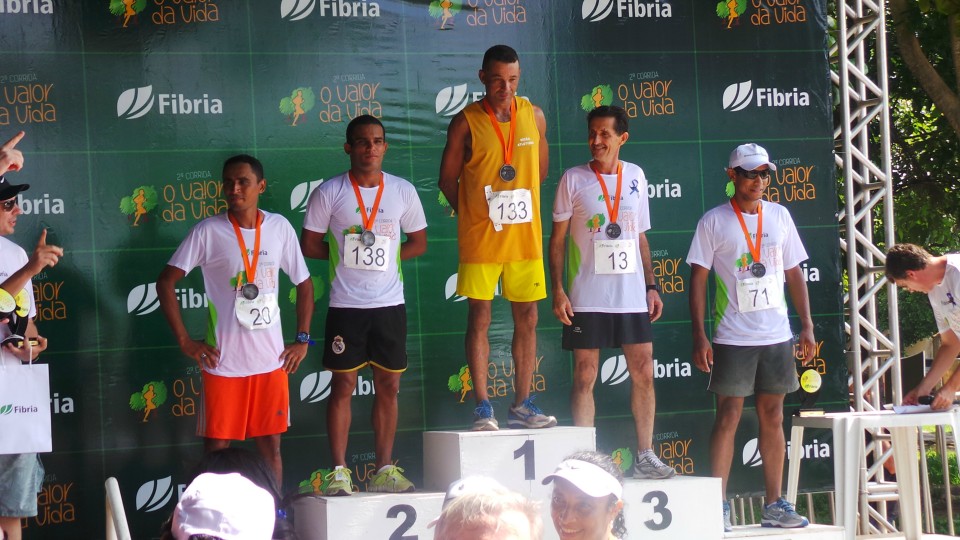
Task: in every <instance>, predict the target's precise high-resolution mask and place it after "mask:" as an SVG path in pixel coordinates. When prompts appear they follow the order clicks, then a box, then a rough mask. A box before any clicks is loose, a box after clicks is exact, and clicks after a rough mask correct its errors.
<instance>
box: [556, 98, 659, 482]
mask: <svg viewBox="0 0 960 540" xmlns="http://www.w3.org/2000/svg"><path fill="white" fill-rule="evenodd" d="M627 128H628V119H627V113H626V112H625V111H624V110H623V109H622V108H620V107H616V106H612V107H611V106H602V107H597V108H596V109H593V110H592V111H590V113H589V114H588V115H587V133H588V141H589V144H590V153H591V154H592V155H593V160H592V161H590V162H589V163H587V164H586V165H579V166H577V167H574V168H572V169H569V170H567V171H566V172H564V173H563V177H561V178H560V183H559V185H558V186H557V197H556V200H555V201H554V205H553V233H552V234H551V235H550V281H551V286H552V289H553V314H554V315H556V317H557V319H559V320H560V322H562V323H563V325H564V326H563V348H564V349H566V350H572V351H573V362H574V369H573V389H572V391H571V395H570V404H571V407H572V409H573V423H574V424H575V425H578V426H593V420H594V413H595V410H596V409H595V405H594V401H593V386H594V383H595V382H596V380H597V370H598V367H599V362H600V349H601V348H612V347H621V348H623V354H624V356H625V357H626V359H627V369H628V370H629V372H630V380H631V389H630V405H631V406H630V408H631V410H632V411H633V414H634V423H635V426H636V431H637V448H638V452H637V460H636V462H635V465H634V469H633V475H634V477H636V478H649V479H660V478H670V477H672V476H674V475H675V474H676V471H674V470H673V468H671V467H669V466H668V465H665V464H663V463H662V462H661V461H660V459H659V458H658V457H657V455H656V454H655V453H654V451H653V419H654V414H655V412H656V397H655V395H654V389H653V329H652V326H651V323H652V322H653V321H655V320H657V319H658V318H659V317H660V315H661V314H662V312H663V302H662V301H661V300H660V290H659V287H658V286H657V284H656V283H657V281H656V277H655V276H654V275H653V265H652V261H651V259H650V245H649V244H648V243H647V234H646V231H647V230H649V229H650V207H649V204H648V201H647V179H646V177H645V176H644V174H643V170H642V169H640V167H638V166H636V165H634V164H633V163H628V162H625V161H620V147H621V146H623V144H624V143H626V142H627V139H628V138H629V133H627ZM568 233H569V241H568V240H567V238H568ZM564 255H566V257H564ZM564 268H566V269H567V283H568V289H569V291H570V295H569V297H568V296H567V293H566V292H565V291H564V287H563V270H564Z"/></svg>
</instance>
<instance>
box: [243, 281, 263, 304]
mask: <svg viewBox="0 0 960 540" xmlns="http://www.w3.org/2000/svg"><path fill="white" fill-rule="evenodd" d="M240 294H242V295H243V297H244V298H246V299H247V300H253V299H254V298H256V297H258V296H260V288H259V287H257V286H256V285H254V284H253V283H247V284H245V285H244V286H243V287H240Z"/></svg>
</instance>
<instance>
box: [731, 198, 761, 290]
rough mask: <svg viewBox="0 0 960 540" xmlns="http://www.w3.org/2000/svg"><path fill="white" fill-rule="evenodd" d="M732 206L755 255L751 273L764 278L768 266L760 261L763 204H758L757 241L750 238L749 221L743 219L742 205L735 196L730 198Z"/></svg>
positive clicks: (748, 247) (748, 244)
mask: <svg viewBox="0 0 960 540" xmlns="http://www.w3.org/2000/svg"><path fill="white" fill-rule="evenodd" d="M730 206H732V207H733V211H734V213H736V214H737V220H739V221H740V230H741V231H743V239H744V240H746V242H747V249H749V250H750V255H752V256H753V264H751V265H750V266H749V270H750V274H751V275H753V277H757V278H762V277H763V276H765V275H767V267H766V266H764V264H763V263H762V262H760V243H761V242H763V204H759V205H757V243H756V244H754V243H753V241H752V240H750V230H749V229H747V222H746V221H744V220H743V212H741V211H740V205H739V204H737V200H736V199H735V198H731V199H730Z"/></svg>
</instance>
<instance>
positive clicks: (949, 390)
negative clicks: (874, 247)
mask: <svg viewBox="0 0 960 540" xmlns="http://www.w3.org/2000/svg"><path fill="white" fill-rule="evenodd" d="M884 270H885V271H886V274H887V279H890V280H892V281H893V282H894V283H896V284H897V286H898V287H903V288H905V289H907V290H909V291H912V292H921V293H927V298H928V299H929V300H930V307H931V308H933V318H934V319H936V321H937V330H938V331H939V332H940V348H939V349H937V354H936V355H935V356H934V357H933V365H932V366H931V367H930V371H929V372H927V374H926V375H925V376H924V377H923V380H921V381H920V384H918V385H917V386H916V388H914V389H913V390H911V391H910V392H908V393H907V395H905V396H903V403H904V405H915V404H916V403H917V399H918V398H919V397H920V396H929V395H932V396H933V399H932V401H931V403H930V406H931V408H933V409H946V408H948V407H952V406H953V401H954V400H955V399H956V394H957V389H960V369H958V370H955V371H954V372H953V374H952V375H951V376H950V378H949V379H947V381H946V382H945V383H944V384H943V386H942V387H941V388H940V390H938V391H936V392H933V389H934V387H935V386H936V385H937V382H938V381H939V380H940V378H941V377H943V374H944V373H946V372H947V370H948V369H949V368H950V366H952V365H953V363H954V362H955V361H956V359H957V355H958V354H960V337H958V333H960V305H958V302H960V254H957V253H948V254H946V255H940V256H939V257H934V256H933V255H931V254H930V253H928V252H927V250H925V249H923V248H922V247H920V246H917V245H914V244H906V243H904V244H894V245H893V247H891V248H890V250H889V251H887V260H886V262H885V263H884Z"/></svg>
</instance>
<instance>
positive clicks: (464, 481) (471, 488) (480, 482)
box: [427, 475, 510, 528]
mask: <svg viewBox="0 0 960 540" xmlns="http://www.w3.org/2000/svg"><path fill="white" fill-rule="evenodd" d="M509 491H510V490H509V489H507V488H506V487H504V485H503V484H501V483H500V482H497V481H496V480H494V479H493V478H490V477H489V476H479V475H477V476H467V477H465V478H461V479H459V480H454V481H453V482H451V483H450V486H448V487H447V494H446V496H444V498H443V506H442V507H441V511H442V510H444V509H446V508H447V507H448V506H450V503H451V502H453V501H454V500H455V499H456V498H457V497H460V496H462V495H469V494H470V493H490V492H493V493H509ZM438 521H440V516H437V517H435V518H434V519H432V520H431V521H430V522H429V523H427V528H431V527H434V526H436V525H437V522H438Z"/></svg>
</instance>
